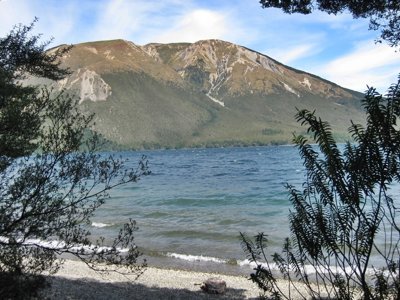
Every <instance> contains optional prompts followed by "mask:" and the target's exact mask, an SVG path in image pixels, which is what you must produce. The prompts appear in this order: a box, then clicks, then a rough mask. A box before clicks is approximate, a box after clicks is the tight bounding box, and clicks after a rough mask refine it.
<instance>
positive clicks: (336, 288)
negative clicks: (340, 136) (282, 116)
mask: <svg viewBox="0 0 400 300" xmlns="http://www.w3.org/2000/svg"><path fill="white" fill-rule="evenodd" d="M363 106H364V109H365V111H366V116H367V118H366V126H365V127H363V126H361V125H356V124H352V125H351V127H350V129H349V132H350V133H351V134H352V136H353V138H354V140H355V143H350V142H348V143H347V144H346V145H345V146H344V150H343V151H341V150H340V149H339V147H338V146H337V144H336V142H335V140H334V139H333V137H332V133H331V129H330V127H329V124H327V123H326V122H324V121H322V120H321V119H319V118H317V117H316V116H315V114H314V112H310V111H307V110H301V111H299V112H298V113H297V116H296V117H297V120H298V121H299V122H301V124H302V125H306V126H307V127H308V132H309V133H312V134H313V137H314V141H315V142H316V143H317V145H318V148H315V147H313V146H311V145H310V144H308V143H307V139H306V138H305V137H304V136H296V137H295V139H294V141H295V143H296V145H297V147H298V149H299V152H300V154H301V157H302V159H303V161H304V166H305V167H306V170H307V176H306V182H305V183H304V185H303V186H304V190H302V191H301V190H297V189H296V188H295V187H293V186H291V185H287V189H288V191H289V194H290V201H291V202H292V204H293V210H292V211H291V212H290V215H289V220H290V232H291V237H290V238H288V239H286V242H285V244H284V247H283V252H282V254H278V253H275V254H274V255H273V256H272V262H273V263H274V264H276V265H277V266H278V269H279V272H280V273H281V275H283V277H284V278H286V279H288V280H289V289H290V290H291V291H296V292H298V288H297V287H298V284H296V282H297V281H300V282H301V283H303V284H304V285H305V286H306V288H307V295H302V296H303V297H304V299H305V298H306V297H308V296H311V297H312V299H320V298H323V297H327V298H329V299H354V298H356V297H359V296H360V295H361V299H399V298H400V256H399V255H400V219H399V213H400V202H399V198H398V197H397V198H396V196H397V194H396V192H395V191H391V190H390V188H391V186H392V185H393V183H396V184H399V183H400V130H399V127H398V126H397V121H398V120H399V117H400V77H399V81H398V83H397V84H394V85H392V86H391V87H390V89H389V91H388V94H387V95H386V96H382V95H380V94H379V93H377V92H376V91H375V89H373V88H370V89H369V90H368V91H367V93H366V95H365V99H364V100H363ZM321 156H322V157H321ZM242 238H243V248H244V250H245V251H246V252H247V254H248V257H249V259H250V260H251V261H253V262H255V263H256V268H255V273H254V274H252V275H251V276H252V277H251V278H252V280H253V281H254V282H256V283H257V284H258V285H259V287H260V288H261V289H263V290H264V291H265V292H270V293H271V294H272V296H273V297H274V299H282V298H285V299H290V296H288V295H286V294H284V293H283V292H282V291H281V290H280V288H279V286H278V285H277V282H276V278H275V277H276V276H275V275H276V274H275V275H274V273H273V268H272V264H271V260H270V259H269V257H268V254H267V251H266V248H267V237H266V236H265V235H264V234H263V233H261V234H259V235H257V236H256V238H255V240H254V241H253V240H252V239H249V238H248V237H246V236H245V235H243V234H242ZM373 255H375V256H377V257H379V258H380V259H379V260H378V261H372V257H373ZM262 262H266V263H265V264H263V263H262ZM310 268H311V272H310Z"/></svg>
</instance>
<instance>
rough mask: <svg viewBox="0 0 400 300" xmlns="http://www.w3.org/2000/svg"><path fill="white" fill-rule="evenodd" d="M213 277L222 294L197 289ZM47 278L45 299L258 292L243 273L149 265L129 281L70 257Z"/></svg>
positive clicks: (228, 296)
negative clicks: (223, 289)
mask: <svg viewBox="0 0 400 300" xmlns="http://www.w3.org/2000/svg"><path fill="white" fill-rule="evenodd" d="M212 277H217V278H220V279H222V280H224V281H225V282H226V285H227V291H226V293H225V294H223V295H211V294H206V293H205V292H203V291H202V290H201V289H200V285H201V283H202V282H204V281H205V280H207V279H208V278H212ZM49 280H50V282H51V287H50V288H48V289H46V290H44V291H43V294H42V297H43V298H45V299H257V298H258V296H259V294H260V291H259V289H258V288H257V287H256V285H255V284H254V283H252V282H251V281H250V280H248V278H246V277H243V276H228V275H220V274H213V273H201V272H191V271H182V270H172V269H160V268H153V267H148V268H147V269H146V270H145V272H144V273H143V274H142V275H141V276H140V277H139V278H138V279H137V280H135V281H130V280H129V279H127V278H126V277H124V276H122V275H120V274H117V273H109V274H106V275H104V274H103V275H102V274H99V273H96V272H95V271H93V270H91V269H90V268H88V267H87V266H86V265H85V264H83V263H82V262H79V261H71V260H67V261H65V263H64V264H63V266H62V268H61V269H60V271H59V272H58V273H57V274H55V275H53V276H49Z"/></svg>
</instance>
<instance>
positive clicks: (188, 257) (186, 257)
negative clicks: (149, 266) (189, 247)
mask: <svg viewBox="0 0 400 300" xmlns="http://www.w3.org/2000/svg"><path fill="white" fill-rule="evenodd" d="M166 256H167V257H172V258H177V259H181V260H186V261H191V262H193V261H201V262H213V263H218V264H225V263H227V262H228V261H227V260H226V259H221V258H217V257H211V256H203V255H189V254H188V255H187V254H178V253H167V254H166Z"/></svg>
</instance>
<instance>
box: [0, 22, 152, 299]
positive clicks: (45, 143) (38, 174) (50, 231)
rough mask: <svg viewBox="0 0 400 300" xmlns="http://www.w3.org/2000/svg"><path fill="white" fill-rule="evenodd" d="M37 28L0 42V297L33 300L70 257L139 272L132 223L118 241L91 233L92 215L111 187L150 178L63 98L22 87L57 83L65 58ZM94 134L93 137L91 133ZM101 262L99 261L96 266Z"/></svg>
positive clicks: (141, 164)
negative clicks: (111, 149) (105, 150)
mask: <svg viewBox="0 0 400 300" xmlns="http://www.w3.org/2000/svg"><path fill="white" fill-rule="evenodd" d="M32 27H33V24H31V25H30V26H22V25H20V26H17V27H15V28H14V30H12V31H11V33H10V34H9V35H8V36H7V37H5V38H3V39H0V76H1V77H0V87H1V88H0V158H1V160H0V298H1V299H4V298H13V299H15V298H20V299H23V298H29V297H31V296H34V295H35V294H36V292H37V289H38V288H40V287H43V286H44V281H43V278H42V277H41V276H40V275H41V274H42V273H43V272H48V273H50V274H51V273H54V272H56V271H57V270H58V268H59V266H60V264H61V263H62V260H60V259H59V258H60V255H63V254H72V255H74V256H75V257H77V258H79V259H81V260H82V261H84V262H85V263H86V264H88V265H89V266H90V267H92V268H94V269H97V270H99V271H118V272H124V273H128V274H136V275H138V274H140V273H141V272H142V267H143V266H144V264H145V262H144V263H138V257H139V255H140V253H139V251H138V249H137V247H136V245H135V243H134V236H133V234H134V232H135V231H136V230H137V226H136V223H135V222H134V221H133V220H130V221H129V222H128V223H127V224H125V225H124V227H123V228H122V229H121V230H120V232H119V234H118V236H117V237H116V238H115V239H114V240H111V241H109V240H105V239H103V238H100V239H99V240H97V241H95V240H93V239H92V238H91V236H90V231H89V226H88V225H89V224H90V223H91V222H90V218H91V217H92V216H93V214H94V212H95V211H96V209H97V208H98V207H100V206H101V205H102V204H103V203H104V201H105V200H106V199H107V198H108V197H109V191H110V189H112V188H113V187H115V186H118V185H121V184H126V183H129V182H136V181H137V180H139V178H140V176H142V175H146V174H148V173H149V171H148V169H147V163H146V160H145V159H142V160H141V161H140V162H139V165H138V167H137V168H134V169H130V168H127V167H125V162H124V161H122V160H121V159H116V158H114V157H112V156H109V157H105V156H102V155H100V154H98V152H96V151H97V150H98V148H99V142H98V141H99V139H98V138H97V135H96V134H95V133H93V132H91V131H90V130H89V129H90V124H91V121H92V119H93V116H92V115H85V114H83V113H82V112H81V111H80V110H79V107H78V105H77V103H76V102H75V101H74V99H72V98H70V97H69V96H68V95H67V94H65V92H63V91H61V92H57V93H56V92H55V91H51V90H48V89H46V88H44V87H42V88H39V87H37V86H26V85H23V83H22V80H24V79H26V78H27V76H37V77H41V78H47V79H52V80H57V79H60V78H62V77H63V76H65V75H66V74H67V71H65V70H62V69H60V62H59V61H60V57H61V56H62V55H63V54H64V53H65V52H66V51H68V47H61V48H59V49H53V50H52V51H51V52H50V53H49V52H45V47H46V46H47V45H48V43H44V44H40V42H39V40H40V37H39V36H31V35H30V32H31V30H32ZM88 132H90V134H88ZM99 263H100V264H99Z"/></svg>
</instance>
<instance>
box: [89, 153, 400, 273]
mask: <svg viewBox="0 0 400 300" xmlns="http://www.w3.org/2000/svg"><path fill="white" fill-rule="evenodd" d="M114 155H115V156H121V157H122V158H123V159H128V165H129V166H132V167H136V166H137V163H138V161H139V159H140V158H141V156H142V155H146V156H147V158H148V161H149V167H150V170H151V172H152V174H151V175H149V176H145V177H143V178H142V179H141V180H140V181H139V182H138V183H133V184H129V185H125V186H121V187H119V188H117V189H115V190H113V191H112V193H111V196H112V197H111V199H109V200H108V201H107V202H106V204H105V205H104V206H102V207H101V208H100V209H99V210H98V211H97V212H96V215H95V217H94V218H93V219H92V221H93V223H92V234H93V235H94V236H100V235H101V236H105V237H112V236H115V235H116V234H117V232H118V230H119V228H121V226H122V225H123V224H124V223H125V222H127V220H128V219H129V218H132V219H134V220H136V221H137V224H138V226H139V231H138V232H136V234H135V237H136V244H137V245H138V246H139V247H140V249H141V250H142V252H143V253H144V254H145V257H146V258H147V260H148V262H149V265H162V266H170V267H174V268H186V269H195V270H202V271H215V272H222V273H235V274H238V273H241V274H249V273H250V271H251V266H250V265H249V263H248V262H247V261H246V256H245V253H244V252H243V250H242V247H241V241H240V238H239V233H240V232H244V233H246V234H248V235H249V236H254V235H256V234H257V233H259V232H264V233H266V234H267V235H268V238H269V240H270V243H269V251H270V253H271V255H272V254H273V253H274V252H275V251H278V252H280V249H281V247H282V244H283V240H284V238H285V237H287V236H288V235H289V225H288V223H289V222H288V213H289V209H290V207H291V205H290V201H289V199H288V192H287V190H286V188H285V184H286V183H290V184H291V185H294V186H295V187H297V188H299V189H300V188H301V186H302V183H303V182H304V179H305V168H304V167H303V163H302V160H301V159H300V156H299V154H298V150H297V148H296V147H294V146H268V147H249V148H220V149H182V150H159V151H141V152H139V151H138V152H133V151H132V152H128V151H127V152H115V153H114ZM395 192H396V194H398V193H400V187H399V185H397V188H396V189H395ZM381 240H382V243H385V241H384V239H383V238H382V239H381Z"/></svg>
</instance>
